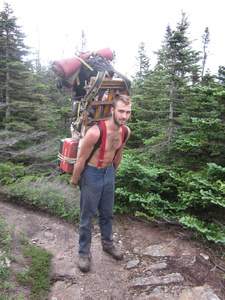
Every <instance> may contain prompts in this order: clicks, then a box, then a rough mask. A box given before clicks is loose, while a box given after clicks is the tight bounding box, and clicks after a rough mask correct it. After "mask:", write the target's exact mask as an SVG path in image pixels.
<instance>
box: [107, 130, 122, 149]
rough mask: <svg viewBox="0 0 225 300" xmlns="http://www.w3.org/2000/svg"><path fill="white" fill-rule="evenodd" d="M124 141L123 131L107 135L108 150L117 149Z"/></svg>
mask: <svg viewBox="0 0 225 300" xmlns="http://www.w3.org/2000/svg"><path fill="white" fill-rule="evenodd" d="M121 143H122V136H121V133H120V132H118V133H112V134H111V133H109V134H107V137H106V151H116V150H117V149H119V148H120V146H121Z"/></svg>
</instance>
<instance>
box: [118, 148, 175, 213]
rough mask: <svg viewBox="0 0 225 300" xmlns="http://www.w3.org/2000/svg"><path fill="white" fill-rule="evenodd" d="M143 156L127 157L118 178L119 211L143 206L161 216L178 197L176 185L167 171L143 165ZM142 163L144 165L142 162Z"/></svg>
mask: <svg viewBox="0 0 225 300" xmlns="http://www.w3.org/2000/svg"><path fill="white" fill-rule="evenodd" d="M142 160H143V157H140V156H139V157H138V158H137V157H134V156H132V155H130V154H125V155H124V156H123V160H122V162H121V164H120V167H119V169H118V171H117V176H116V187H117V188H116V191H115V194H116V208H117V209H119V210H120V211H125V210H126V209H127V208H128V207H129V210H134V209H138V208H140V207H143V208H144V209H146V208H147V209H148V210H150V211H152V213H153V214H155V215H157V216H159V215H160V214H161V210H162V209H165V210H166V208H165V207H168V204H167V202H168V201H167V200H166V199H167V198H168V199H172V198H174V197H175V196H176V186H175V183H174V182H173V181H172V180H171V176H170V174H169V172H167V171H166V170H165V169H162V168H157V167H152V166H149V164H148V163H146V165H143V161H142ZM141 161H142V163H141Z"/></svg>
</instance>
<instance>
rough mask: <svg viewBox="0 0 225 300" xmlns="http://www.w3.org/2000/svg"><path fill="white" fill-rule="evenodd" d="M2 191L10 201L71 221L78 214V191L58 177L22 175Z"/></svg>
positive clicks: (75, 218) (73, 220)
mask: <svg viewBox="0 0 225 300" xmlns="http://www.w3.org/2000/svg"><path fill="white" fill-rule="evenodd" d="M3 192H4V193H5V194H6V195H7V197H8V198H9V200H11V201H14V202H16V203H19V204H26V205H30V206H35V207H37V208H39V209H40V210H42V211H47V212H51V213H53V214H56V215H57V216H59V217H65V218H66V219H68V220H69V221H71V222H75V221H76V220H77V218H78V215H79V205H78V203H79V201H78V199H79V191H78V190H77V189H75V188H74V187H72V186H70V185H69V184H68V183H67V182H66V181H63V180H61V179H60V178H56V179H54V180H50V179H48V178H35V177H24V178H23V179H22V180H20V181H17V182H16V183H14V184H12V185H9V186H5V187H3Z"/></svg>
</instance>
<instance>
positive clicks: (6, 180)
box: [0, 162, 27, 185]
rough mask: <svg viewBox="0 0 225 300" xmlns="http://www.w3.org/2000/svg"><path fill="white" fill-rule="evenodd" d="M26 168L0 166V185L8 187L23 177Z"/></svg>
mask: <svg viewBox="0 0 225 300" xmlns="http://www.w3.org/2000/svg"><path fill="white" fill-rule="evenodd" d="M26 170H27V168H26V167H24V166H23V165H22V164H13V163H10V162H9V163H7V164H0V171H1V172H0V183H1V184H5V185H9V184H12V183H14V182H15V181H16V180H17V179H18V178H21V177H23V176H24V174H25V172H26Z"/></svg>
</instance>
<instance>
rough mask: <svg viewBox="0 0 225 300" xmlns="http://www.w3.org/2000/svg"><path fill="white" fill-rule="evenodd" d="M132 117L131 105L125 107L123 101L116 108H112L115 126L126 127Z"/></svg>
mask: <svg viewBox="0 0 225 300" xmlns="http://www.w3.org/2000/svg"><path fill="white" fill-rule="evenodd" d="M130 115H131V104H129V105H125V104H124V103H123V102H122V101H118V102H117V104H116V107H114V108H112V116H113V120H114V122H115V124H117V125H119V126H122V125H124V124H125V123H126V122H127V120H128V119H129V117H130Z"/></svg>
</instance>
